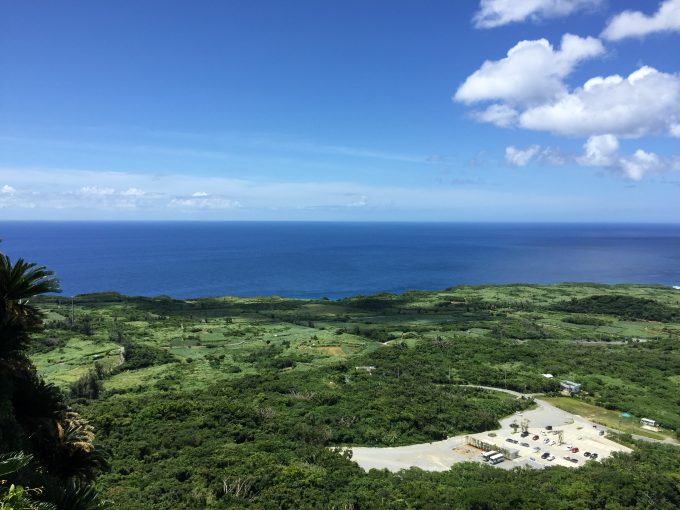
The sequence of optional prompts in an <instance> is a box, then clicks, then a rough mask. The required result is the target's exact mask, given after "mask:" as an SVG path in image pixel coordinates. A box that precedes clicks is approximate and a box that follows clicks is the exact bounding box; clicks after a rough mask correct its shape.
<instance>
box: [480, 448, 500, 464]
mask: <svg viewBox="0 0 680 510" xmlns="http://www.w3.org/2000/svg"><path fill="white" fill-rule="evenodd" d="M496 454H498V452H497V451H496V450H491V451H490V452H484V453H482V459H484V462H489V459H490V458H491V457H493V456H494V455H496Z"/></svg>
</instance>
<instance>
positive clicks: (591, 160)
mask: <svg viewBox="0 0 680 510" xmlns="http://www.w3.org/2000/svg"><path fill="white" fill-rule="evenodd" d="M583 148H584V149H585V153H584V154H583V156H581V157H580V158H578V161H579V163H580V164H582V165H586V166H611V165H613V164H614V163H615V161H616V160H617V159H618V152H619V140H618V139H617V138H616V137H615V136H614V135H599V136H591V137H590V138H589V139H588V141H587V142H586V143H585V145H584V146H583Z"/></svg>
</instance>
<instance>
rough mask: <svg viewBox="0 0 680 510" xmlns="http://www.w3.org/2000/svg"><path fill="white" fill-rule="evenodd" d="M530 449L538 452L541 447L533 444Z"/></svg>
mask: <svg viewBox="0 0 680 510" xmlns="http://www.w3.org/2000/svg"><path fill="white" fill-rule="evenodd" d="M532 450H533V451H534V452H536V453H538V452H540V451H541V447H540V446H534V447H533V448H532Z"/></svg>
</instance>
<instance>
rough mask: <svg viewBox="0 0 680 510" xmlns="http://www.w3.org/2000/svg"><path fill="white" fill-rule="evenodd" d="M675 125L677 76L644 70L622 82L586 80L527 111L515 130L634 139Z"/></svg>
mask: <svg viewBox="0 0 680 510" xmlns="http://www.w3.org/2000/svg"><path fill="white" fill-rule="evenodd" d="M679 120H680V76H678V75H675V74H668V73H663V72H660V71H657V70H656V69H653V68H651V67H646V66H645V67H641V68H640V69H638V70H637V71H635V72H633V73H631V74H630V75H629V76H628V77H627V78H622V77H621V76H618V75H614V76H608V77H606V78H602V77H596V78H592V79H590V80H588V81H587V82H586V83H585V84H584V86H583V87H580V88H577V89H576V90H574V91H573V92H572V93H569V94H566V95H563V96H562V97H560V98H559V99H557V100H554V101H551V102H547V103H545V104H542V105H538V106H534V107H531V108H527V109H526V110H525V111H524V112H522V113H521V114H520V115H519V118H518V125H519V126H520V127H523V128H526V129H533V130H538V131H549V132H552V133H556V134H561V135H569V136H593V135H600V134H615V135H617V136H624V137H640V136H644V135H649V134H659V133H666V132H669V131H672V129H673V126H674V125H676V124H677V122H678V121H679Z"/></svg>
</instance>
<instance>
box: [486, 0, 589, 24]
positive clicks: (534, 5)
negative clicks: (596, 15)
mask: <svg viewBox="0 0 680 510" xmlns="http://www.w3.org/2000/svg"><path fill="white" fill-rule="evenodd" d="M601 3H602V0H481V2H480V5H479V11H477V13H476V14H475V16H474V18H473V22H474V25H475V27H477V28H493V27H498V26H501V25H507V24H509V23H515V22H518V21H524V20H526V19H530V20H533V21H537V20H543V19H550V18H559V17H562V16H567V15H569V14H572V13H574V12H576V11H579V10H583V9H592V8H594V7H597V6H599V5H600V4H601Z"/></svg>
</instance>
